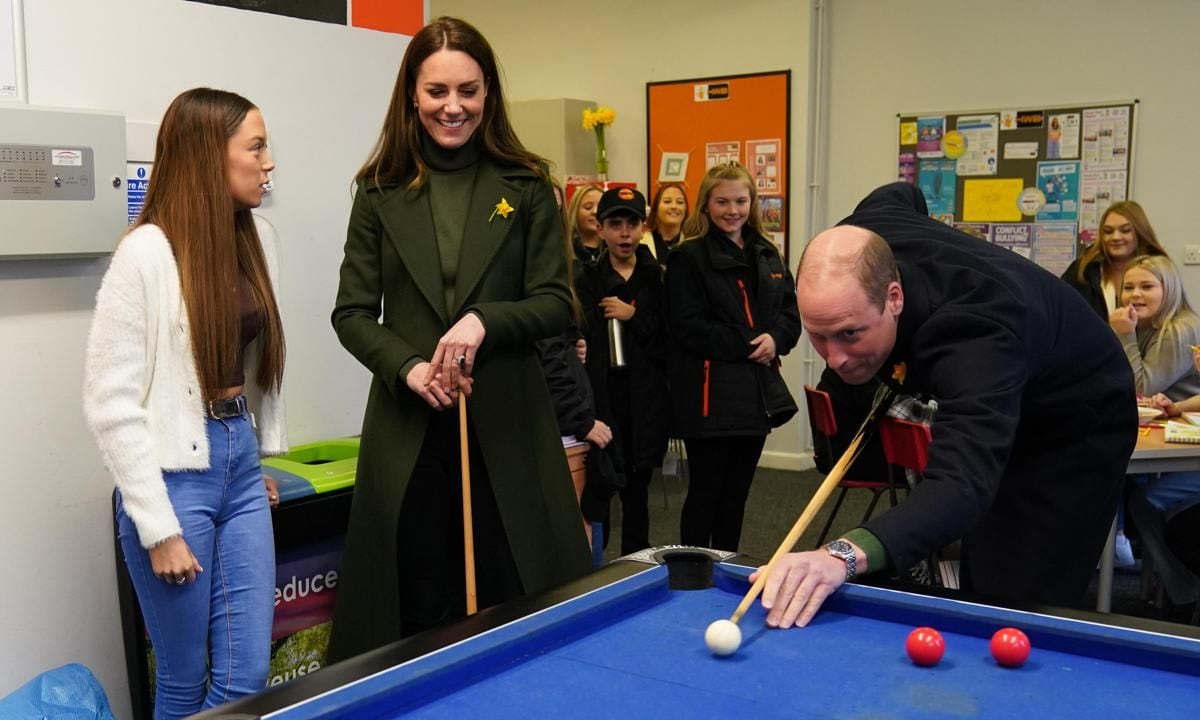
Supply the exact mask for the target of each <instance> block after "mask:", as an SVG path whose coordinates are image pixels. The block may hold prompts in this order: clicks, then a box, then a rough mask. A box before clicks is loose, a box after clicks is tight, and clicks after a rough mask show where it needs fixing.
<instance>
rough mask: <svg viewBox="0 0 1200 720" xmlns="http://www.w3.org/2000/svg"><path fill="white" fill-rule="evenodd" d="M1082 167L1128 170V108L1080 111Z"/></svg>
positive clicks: (1087, 169) (1085, 168) (1085, 169)
mask: <svg viewBox="0 0 1200 720" xmlns="http://www.w3.org/2000/svg"><path fill="white" fill-rule="evenodd" d="M1083 169H1084V171H1085V172H1086V171H1089V170H1128V169H1129V108H1127V107H1113V108H1096V109H1093V110H1084V111H1083Z"/></svg>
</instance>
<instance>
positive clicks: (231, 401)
mask: <svg viewBox="0 0 1200 720" xmlns="http://www.w3.org/2000/svg"><path fill="white" fill-rule="evenodd" d="M246 410H247V408H246V396H245V395H238V396H237V397H231V398H216V399H215V400H209V401H208V416H209V417H211V418H215V419H217V420H221V419H224V418H231V417H238V416H240V415H245V414H246Z"/></svg>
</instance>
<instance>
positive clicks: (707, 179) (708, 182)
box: [680, 162, 775, 247]
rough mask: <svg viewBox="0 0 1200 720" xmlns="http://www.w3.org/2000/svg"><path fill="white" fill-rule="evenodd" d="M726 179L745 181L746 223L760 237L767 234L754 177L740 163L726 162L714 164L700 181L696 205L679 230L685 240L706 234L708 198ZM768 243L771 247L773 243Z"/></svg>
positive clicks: (708, 224) (707, 226)
mask: <svg viewBox="0 0 1200 720" xmlns="http://www.w3.org/2000/svg"><path fill="white" fill-rule="evenodd" d="M726 180H733V181H734V182H744V183H746V187H747V188H749V189H750V217H748V218H746V224H747V225H749V226H750V229H751V230H753V231H754V232H756V233H758V234H759V235H761V236H762V237H764V238H765V237H766V236H767V234H766V233H765V232H764V231H763V226H762V217H760V215H761V213H760V212H759V209H758V191H757V190H755V189H754V178H752V177H750V173H749V171H747V170H746V168H744V167H742V165H741V163H736V162H727V163H721V164H720V165H714V166H713V167H712V168H710V169H709V171H708V172H707V173H705V174H704V179H703V180H701V181H700V190H699V191H698V192H697V193H696V207H694V208H692V213H691V214H690V215H688V218H687V220H684V221H683V229H682V230H681V231H680V232H681V234H682V235H683V237H684V239H685V240H687V239H691V238H697V237H704V236H705V235H707V234H708V228H709V226H710V223H709V219H708V199H709V196H711V195H712V191H713V188H714V187H716V186H717V183H721V182H725V181H726ZM770 244H771V246H772V247H774V245H775V243H770Z"/></svg>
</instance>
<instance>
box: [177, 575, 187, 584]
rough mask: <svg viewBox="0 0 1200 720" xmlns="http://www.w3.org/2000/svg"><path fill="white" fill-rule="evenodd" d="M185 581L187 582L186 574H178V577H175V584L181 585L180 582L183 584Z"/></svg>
mask: <svg viewBox="0 0 1200 720" xmlns="http://www.w3.org/2000/svg"><path fill="white" fill-rule="evenodd" d="M185 582H187V577H186V576H184V575H180V576H179V577H177V578H175V584H176V585H182V584H184V583H185Z"/></svg>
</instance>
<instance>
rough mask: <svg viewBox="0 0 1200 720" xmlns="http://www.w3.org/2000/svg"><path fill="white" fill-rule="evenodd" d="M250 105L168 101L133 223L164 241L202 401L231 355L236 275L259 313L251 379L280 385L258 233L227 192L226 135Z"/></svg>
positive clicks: (216, 386) (185, 98) (234, 350)
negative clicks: (175, 273) (155, 230)
mask: <svg viewBox="0 0 1200 720" xmlns="http://www.w3.org/2000/svg"><path fill="white" fill-rule="evenodd" d="M255 109H257V108H255V106H254V105H253V104H251V102H250V101H249V100H247V99H246V98H244V97H242V96H240V95H236V94H234V93H230V92H225V91H223V90H213V89H211V88H195V89H193V90H188V91H187V92H184V93H182V94H181V95H179V97H177V98H175V100H174V101H172V102H171V106H170V107H168V108H167V112H166V114H165V115H164V116H163V119H162V125H161V126H160V127H159V130H158V141H157V143H156V144H155V148H154V172H152V173H151V174H150V186H149V188H147V190H146V203H145V206H144V207H143V208H142V212H141V214H140V215H138V219H137V222H136V223H135V225H134V226H135V227H137V226H140V225H147V224H154V225H157V226H158V227H159V228H161V229H162V231H163V234H165V235H166V236H167V241H168V242H169V243H170V244H171V251H172V252H173V253H174V255H175V262H176V264H178V266H179V279H180V284H181V286H182V293H183V302H184V306H185V307H186V308H187V314H188V322H189V324H190V325H191V341H192V352H193V353H194V355H195V358H196V372H197V373H198V374H199V376H200V378H199V379H200V386H201V390H202V392H203V393H204V399H205V400H206V401H207V400H211V399H213V398H215V397H219V396H220V392H221V390H222V389H223V386H222V382H223V381H222V379H223V378H225V377H226V375H227V374H228V372H229V370H230V368H232V367H233V366H234V364H235V363H236V358H237V356H238V343H239V333H240V312H239V307H238V298H237V281H238V272H239V271H240V272H241V273H243V274H244V275H245V276H246V281H247V283H248V284H249V285H250V288H251V291H252V292H253V293H254V296H255V300H256V301H257V303H256V304H257V305H258V307H260V308H261V309H262V312H263V330H262V356H261V358H260V361H259V367H258V377H257V378H255V379H256V381H257V382H258V385H259V387H261V388H263V389H264V390H270V389H276V390H277V389H278V388H279V386H280V382H281V381H282V379H283V363H284V355H285V347H284V340H283V325H282V323H281V322H280V319H279V308H278V307H277V306H276V304H275V295H274V293H273V292H272V290H271V279H270V277H269V276H268V274H267V263H266V259H265V257H264V256H263V251H262V245H261V243H260V241H259V238H258V230H257V229H256V228H255V226H254V218H253V216H252V215H251V214H250V211H249V210H237V209H235V206H234V202H233V195H232V193H231V192H230V189H229V170H228V168H227V158H228V153H229V149H228V146H229V139H230V138H231V137H233V135H234V134H235V133H236V132H237V130H238V128H239V127H240V126H241V124H242V121H243V120H245V119H246V115H247V114H248V113H249V112H250V111H251V110H255Z"/></svg>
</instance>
